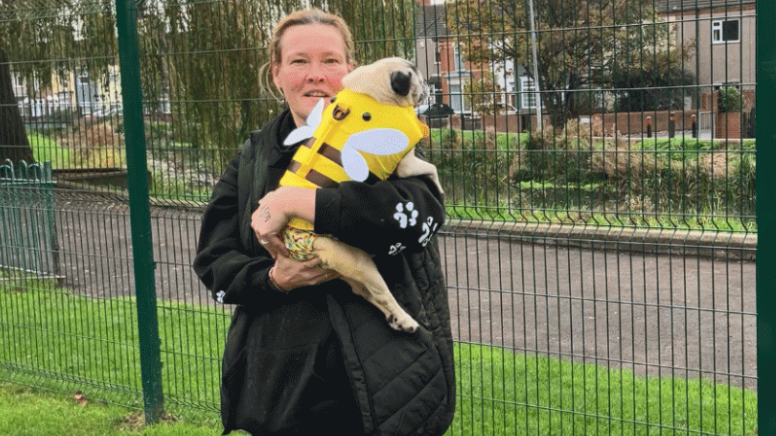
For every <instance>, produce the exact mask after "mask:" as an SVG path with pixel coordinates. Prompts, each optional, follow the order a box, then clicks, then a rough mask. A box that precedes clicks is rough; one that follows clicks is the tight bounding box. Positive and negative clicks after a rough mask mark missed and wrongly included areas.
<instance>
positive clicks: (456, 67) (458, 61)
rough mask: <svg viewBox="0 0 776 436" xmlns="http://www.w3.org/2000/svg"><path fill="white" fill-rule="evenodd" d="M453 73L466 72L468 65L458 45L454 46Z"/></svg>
mask: <svg viewBox="0 0 776 436" xmlns="http://www.w3.org/2000/svg"><path fill="white" fill-rule="evenodd" d="M453 71H466V65H465V63H464V61H463V56H461V49H460V48H459V47H458V44H453Z"/></svg>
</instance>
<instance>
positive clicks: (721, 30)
mask: <svg viewBox="0 0 776 436" xmlns="http://www.w3.org/2000/svg"><path fill="white" fill-rule="evenodd" d="M740 40H741V36H740V33H739V20H737V19H736V20H714V21H712V22H711V42H712V43H714V44H721V43H724V42H739V41H740Z"/></svg>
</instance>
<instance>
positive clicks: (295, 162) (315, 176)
mask: <svg viewBox="0 0 776 436" xmlns="http://www.w3.org/2000/svg"><path fill="white" fill-rule="evenodd" d="M323 106H324V102H323V99H321V100H320V101H319V102H318V104H316V106H315V108H313V110H312V112H311V113H310V115H309V116H308V118H307V125H305V126H302V127H299V128H297V129H296V130H294V131H293V132H291V134H290V135H289V136H288V138H287V139H286V140H285V142H284V143H285V145H291V144H295V143H297V142H299V141H301V140H304V139H308V138H309V140H308V141H307V142H306V143H304V144H303V145H302V146H301V147H299V149H298V150H297V151H296V153H295V154H294V157H293V159H292V161H291V164H290V165H289V167H288V171H286V173H285V174H284V176H283V177H282V178H281V179H280V184H279V186H297V187H303V188H308V189H317V188H331V187H335V186H337V185H339V184H340V183H341V182H344V181H348V180H355V181H359V182H364V181H365V182H377V181H381V180H386V179H387V178H388V177H389V176H390V175H391V174H393V173H394V172H395V171H396V167H397V166H398V165H399V162H401V160H402V158H404V156H405V155H406V154H407V153H409V152H410V151H411V150H412V149H413V148H414V147H415V144H417V143H418V141H420V139H421V138H423V137H427V136H428V134H429V129H428V126H426V125H425V124H423V123H421V122H420V120H418V117H417V115H416V114H415V111H414V109H413V108H412V107H399V106H394V105H390V104H384V103H380V102H378V101H377V100H375V99H373V98H372V97H370V96H368V95H366V94H361V93H357V92H354V91H351V90H349V89H344V90H342V91H340V92H339V93H338V94H337V96H336V97H334V98H333V99H332V101H331V104H330V105H329V106H328V107H327V108H326V109H325V110H324V109H323ZM288 227H289V228H288V229H286V231H285V232H284V233H285V244H286V247H287V248H288V249H289V251H290V252H291V255H292V256H293V257H294V258H296V259H297V260H307V259H309V257H310V256H309V253H310V251H311V248H312V243H313V241H314V238H315V234H314V233H313V232H312V229H313V224H311V223H309V222H307V221H305V220H303V219H300V218H294V219H292V220H291V221H290V222H289V224H288Z"/></svg>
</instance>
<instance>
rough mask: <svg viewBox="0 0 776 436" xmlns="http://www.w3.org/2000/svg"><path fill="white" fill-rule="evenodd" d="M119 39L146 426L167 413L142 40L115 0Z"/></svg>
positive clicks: (126, 7)
mask: <svg viewBox="0 0 776 436" xmlns="http://www.w3.org/2000/svg"><path fill="white" fill-rule="evenodd" d="M116 26H117V27H118V38H119V65H120V68H121V93H122V101H123V104H124V132H125V138H126V144H127V172H128V188H129V213H130V222H131V225H132V254H133V257H134V271H135V292H136V296H137V318H138V333H139V336H140V369H141V373H142V374H141V378H142V381H143V402H144V409H145V419H146V422H147V423H152V422H155V421H157V420H158V419H159V418H160V417H161V414H162V411H163V404H162V403H163V395H162V361H161V358H160V353H159V348H160V346H159V325H158V319H157V317H156V289H155V283H154V269H155V267H156V265H155V263H154V253H153V246H152V238H151V210H150V207H149V201H148V176H147V171H148V168H147V166H146V145H145V129H144V126H143V96H142V92H141V88H140V51H139V49H138V38H137V3H136V1H135V0H116Z"/></svg>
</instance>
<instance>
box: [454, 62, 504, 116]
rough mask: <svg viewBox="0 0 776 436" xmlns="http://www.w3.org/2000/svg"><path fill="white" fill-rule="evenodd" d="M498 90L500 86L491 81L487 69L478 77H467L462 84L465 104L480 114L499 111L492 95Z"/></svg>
mask: <svg viewBox="0 0 776 436" xmlns="http://www.w3.org/2000/svg"><path fill="white" fill-rule="evenodd" d="M500 91H501V87H500V86H499V85H497V84H496V83H495V82H494V81H493V77H492V76H491V74H490V73H489V72H487V71H486V72H484V73H483V76H482V77H481V78H479V79H467V80H466V81H465V82H464V86H463V93H464V98H465V99H466V105H467V106H468V107H470V108H472V109H473V110H474V111H475V112H477V113H479V114H482V115H495V114H497V113H499V111H500V108H499V107H498V103H497V102H496V99H495V98H494V96H495V95H496V94H498V93H500Z"/></svg>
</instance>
